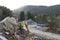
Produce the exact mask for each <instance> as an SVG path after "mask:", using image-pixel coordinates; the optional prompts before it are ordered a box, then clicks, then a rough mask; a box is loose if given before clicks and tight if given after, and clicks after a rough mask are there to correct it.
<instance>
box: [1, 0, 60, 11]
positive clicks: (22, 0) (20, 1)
mask: <svg viewBox="0 0 60 40" xmlns="http://www.w3.org/2000/svg"><path fill="white" fill-rule="evenodd" d="M57 4H60V0H0V5H1V6H6V7H8V8H9V9H11V10H14V9H17V8H19V7H22V6H25V5H37V6H40V5H46V6H51V5H57Z"/></svg>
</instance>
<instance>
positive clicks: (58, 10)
mask: <svg viewBox="0 0 60 40" xmlns="http://www.w3.org/2000/svg"><path fill="white" fill-rule="evenodd" d="M21 11H24V12H25V14H26V13H27V12H31V13H33V14H38V15H39V14H50V15H60V5H54V6H49V7H48V6H32V5H28V6H24V7H21V8H18V9H15V10H13V13H14V14H17V15H18V14H20V12H21Z"/></svg>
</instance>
